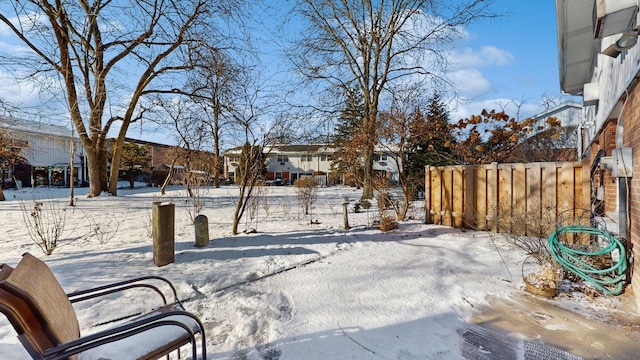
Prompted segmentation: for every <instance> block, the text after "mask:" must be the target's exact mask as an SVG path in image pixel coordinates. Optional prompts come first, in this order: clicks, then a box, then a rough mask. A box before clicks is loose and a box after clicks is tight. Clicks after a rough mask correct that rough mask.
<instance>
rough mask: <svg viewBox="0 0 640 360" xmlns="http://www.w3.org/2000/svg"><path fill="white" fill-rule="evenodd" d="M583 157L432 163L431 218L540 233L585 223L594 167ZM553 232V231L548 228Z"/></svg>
mask: <svg viewBox="0 0 640 360" xmlns="http://www.w3.org/2000/svg"><path fill="white" fill-rule="evenodd" d="M585 166H587V165H585V164H583V163H580V162H564V163H555V162H545V163H530V164H499V165H498V164H491V165H465V166H440V167H435V166H428V167H426V168H425V173H426V176H425V184H426V186H427V189H426V191H425V202H426V204H425V208H426V212H427V214H426V219H427V222H430V223H435V224H443V225H447V226H453V227H458V228H460V227H465V228H471V229H477V230H491V231H497V232H512V233H514V234H516V235H525V233H531V235H538V233H540V232H545V231H549V232H550V231H552V230H553V229H551V230H547V229H546V227H545V224H550V225H551V226H553V227H555V226H557V225H562V224H567V223H584V222H585V221H586V223H587V224H588V216H583V215H585V214H583V213H588V211H589V206H590V202H589V196H590V195H589V191H590V189H589V187H590V183H589V171H588V168H587V169H586V170H585ZM545 235H547V236H548V234H545Z"/></svg>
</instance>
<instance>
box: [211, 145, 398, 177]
mask: <svg viewBox="0 0 640 360" xmlns="http://www.w3.org/2000/svg"><path fill="white" fill-rule="evenodd" d="M241 152H242V147H236V148H232V149H229V150H227V151H225V155H224V176H225V177H226V178H227V179H229V181H230V182H235V174H236V172H237V169H238V165H239V162H240V154H241ZM265 153H266V154H267V159H266V161H265V166H266V174H265V177H266V180H267V182H268V183H276V184H282V185H286V184H289V185H290V184H294V183H295V182H296V180H298V179H299V178H301V177H303V176H313V177H314V178H315V179H316V181H317V183H318V185H320V186H325V185H336V184H344V179H343V178H341V177H337V176H334V174H332V172H331V162H332V161H333V156H334V154H335V148H333V147H332V146H331V145H328V144H312V145H274V146H273V147H271V148H267V149H265ZM373 169H374V171H375V172H376V173H378V174H380V175H381V176H382V177H383V178H386V179H388V180H389V182H390V183H391V184H397V183H398V165H397V163H396V161H395V159H394V158H393V157H392V156H389V155H387V154H386V153H385V152H384V151H383V149H382V148H380V149H377V150H376V154H375V156H374V163H373Z"/></svg>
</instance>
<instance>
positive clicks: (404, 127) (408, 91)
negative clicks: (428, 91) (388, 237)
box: [378, 85, 427, 221]
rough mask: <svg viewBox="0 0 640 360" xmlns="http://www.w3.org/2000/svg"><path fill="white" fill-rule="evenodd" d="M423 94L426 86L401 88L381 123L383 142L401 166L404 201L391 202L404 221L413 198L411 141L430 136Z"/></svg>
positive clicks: (395, 92)
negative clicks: (410, 170)
mask: <svg viewBox="0 0 640 360" xmlns="http://www.w3.org/2000/svg"><path fill="white" fill-rule="evenodd" d="M422 94H423V91H422V89H421V88H420V87H419V86H416V85H412V86H407V87H403V88H402V89H397V90H395V91H394V94H393V101H392V103H391V109H390V110H389V111H384V112H381V114H380V115H381V116H380V123H381V126H380V127H379V129H378V133H379V137H380V141H381V144H380V146H381V147H382V148H383V149H384V151H385V153H386V154H388V155H389V156H391V157H392V158H393V160H394V162H395V163H396V165H397V166H398V180H399V182H400V186H401V187H402V194H403V200H402V202H400V203H398V202H392V203H391V204H390V205H391V206H393V207H394V210H395V212H396V216H397V218H398V220H400V221H402V220H404V219H405V217H406V216H407V210H408V209H409V203H410V201H411V199H412V194H411V189H410V185H411V184H410V182H409V177H408V170H407V169H408V163H409V161H408V160H409V151H410V149H409V147H410V143H411V142H418V143H419V142H421V140H422V138H425V137H426V136H427V126H426V123H425V119H424V118H423V116H422V112H421V110H420V109H421V108H423V107H424V104H423V103H422V101H424V100H426V99H424V98H423V97H422Z"/></svg>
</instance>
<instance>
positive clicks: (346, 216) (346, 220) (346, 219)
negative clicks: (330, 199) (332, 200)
mask: <svg viewBox="0 0 640 360" xmlns="http://www.w3.org/2000/svg"><path fill="white" fill-rule="evenodd" d="M347 205H349V200H345V201H343V202H342V212H343V217H344V227H343V228H344V229H345V230H349V229H351V227H350V226H349V212H348V210H347Z"/></svg>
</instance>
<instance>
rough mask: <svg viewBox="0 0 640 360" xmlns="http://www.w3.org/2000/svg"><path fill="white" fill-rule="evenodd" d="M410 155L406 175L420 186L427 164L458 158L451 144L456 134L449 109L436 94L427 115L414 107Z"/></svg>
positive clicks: (449, 162)
mask: <svg viewBox="0 0 640 360" xmlns="http://www.w3.org/2000/svg"><path fill="white" fill-rule="evenodd" d="M410 131H411V136H410V138H409V142H408V145H409V146H408V147H409V152H408V155H407V177H408V178H409V181H410V183H412V184H413V185H414V186H415V187H416V188H418V189H420V188H422V187H423V186H424V168H425V166H426V165H432V166H442V165H451V164H453V163H454V162H455V160H454V154H453V152H452V149H451V147H450V146H451V144H452V143H454V142H455V138H454V137H453V134H452V132H451V129H450V126H449V112H448V111H447V109H446V107H445V106H444V104H443V103H442V101H441V98H440V95H439V94H435V95H434V96H433V97H432V98H431V101H430V103H429V107H428V108H427V114H426V116H425V115H423V114H422V112H421V111H420V109H416V110H415V114H414V116H413V123H412V124H411V129H410Z"/></svg>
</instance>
